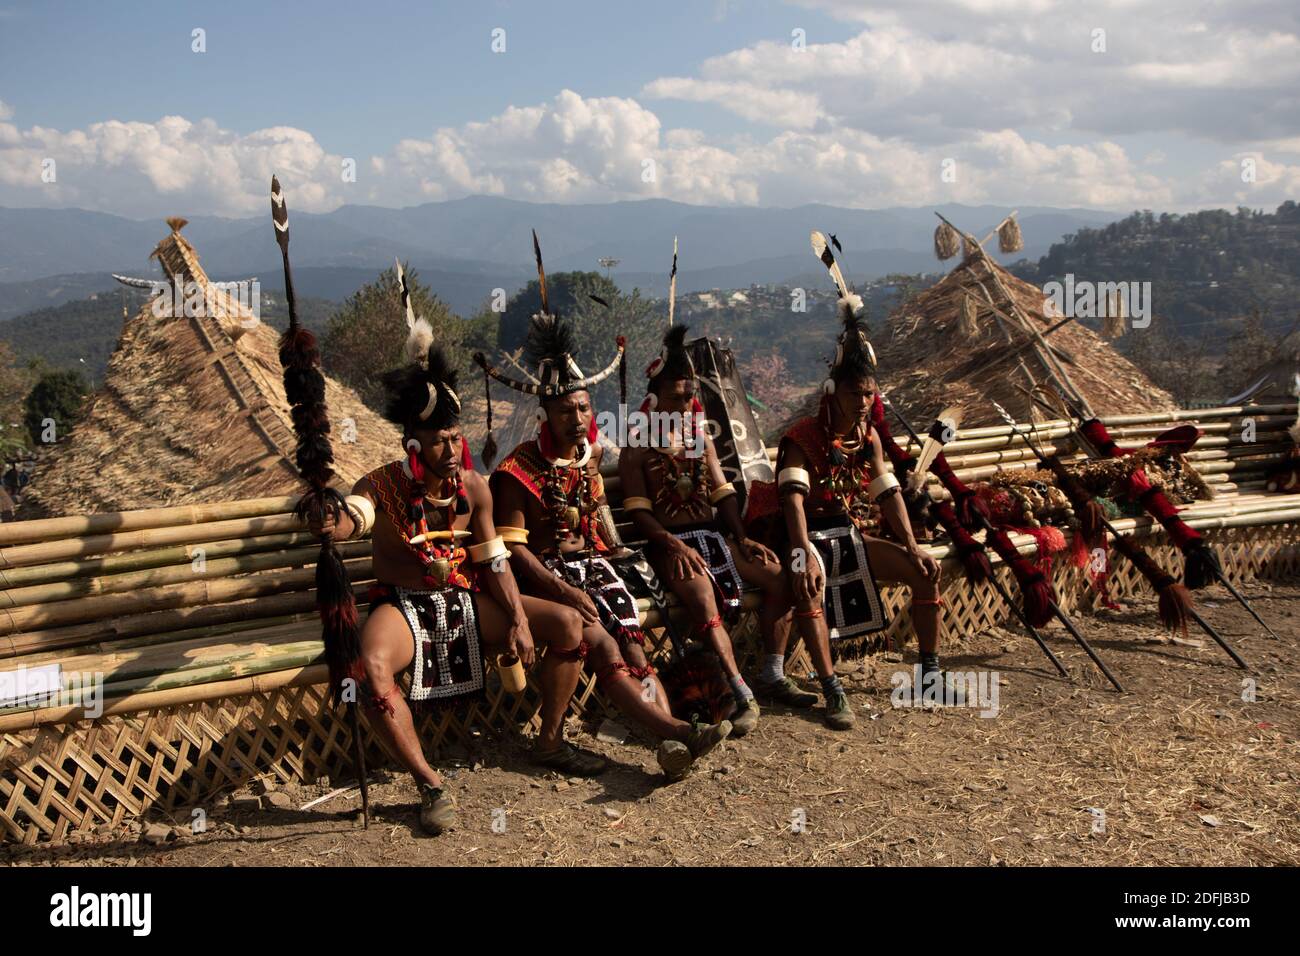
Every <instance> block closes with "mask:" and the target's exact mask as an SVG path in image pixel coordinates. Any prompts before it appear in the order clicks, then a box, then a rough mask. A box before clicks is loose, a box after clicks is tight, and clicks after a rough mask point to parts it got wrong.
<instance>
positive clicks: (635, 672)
mask: <svg viewBox="0 0 1300 956" xmlns="http://www.w3.org/2000/svg"><path fill="white" fill-rule="evenodd" d="M627 672H628V674H630V675H631V676H632V677H635V678H636V679H637V680H645V679H646V678H647V677H653V676H654V673H655V669H654V665H653V664H646V665H645V666H644V667H638V666H636V665H635V664H628V665H627Z"/></svg>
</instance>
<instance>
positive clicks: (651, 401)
mask: <svg viewBox="0 0 1300 956" xmlns="http://www.w3.org/2000/svg"><path fill="white" fill-rule="evenodd" d="M645 405H646V408H647V409H649V410H650V411H654V410H655V409H656V408H658V407H659V396H658V395H656V394H655V393H654V392H651V393H650V394H649V395H647V396H646V397H645Z"/></svg>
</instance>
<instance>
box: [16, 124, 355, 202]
mask: <svg viewBox="0 0 1300 956" xmlns="http://www.w3.org/2000/svg"><path fill="white" fill-rule="evenodd" d="M46 160H53V161H54V174H55V178H54V181H53V182H45V181H43V179H42V171H43V168H44V163H45V161H46ZM273 172H275V173H278V174H279V175H280V176H282V177H286V178H292V179H294V180H296V181H298V182H301V183H302V186H301V187H300V188H298V189H295V191H294V203H295V206H296V207H297V208H300V209H303V210H306V211H324V210H328V209H333V208H335V207H337V206H338V205H339V204H340V203H342V202H343V201H345V199H346V193H345V191H344V188H343V186H344V184H343V182H342V175H341V173H342V157H339V156H334V155H330V154H328V153H327V152H326V151H325V150H324V149H323V148H322V147H321V146H320V144H319V143H317V142H316V140H315V138H314V137H313V136H312V135H311V134H310V133H307V132H305V131H303V130H299V129H294V128H293V127H288V126H277V127H271V128H268V129H262V130H255V131H254V132H252V133H247V134H240V133H235V132H232V131H231V130H226V129H222V128H221V127H219V126H218V125H217V124H216V123H214V122H213V121H212V120H206V119H205V120H199V121H198V122H191V121H190V120H188V119H185V118H184V117H180V116H164V117H163V118H162V119H160V120H157V121H156V122H152V123H147V122H138V121H132V122H121V121H118V120H108V121H105V122H102V123H93V124H91V125H90V126H88V127H87V128H85V129H81V130H69V131H67V132H61V131H59V130H55V129H49V128H47V127H41V126H33V127H30V128H28V129H19V128H18V127H17V126H16V125H14V124H11V123H0V201H3V202H6V203H21V204H24V205H49V206H84V207H86V208H91V209H99V210H104V211H108V212H117V213H121V214H124V215H131V216H144V215H151V214H156V213H159V212H169V211H172V212H174V211H175V208H174V207H175V205H176V202H177V200H178V199H183V200H184V204H185V205H186V207H187V211H189V212H190V213H191V214H198V213H218V214H226V215H248V214H250V213H254V212H261V211H263V207H264V206H265V205H266V202H267V199H266V196H267V190H268V189H269V188H270V182H271V174H272V173H273Z"/></svg>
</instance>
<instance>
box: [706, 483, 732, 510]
mask: <svg viewBox="0 0 1300 956" xmlns="http://www.w3.org/2000/svg"><path fill="white" fill-rule="evenodd" d="M735 493H736V486H735V485H733V484H732V483H731V482H729V481H728V482H727V483H726V484H723V485H718V487H717V488H715V489H714V490H713V494H711V495H709V504H711V505H716V504H717V503H718V502H719V501H721V500H722V499H723V498H730V497H731V496H732V495H734V494H735Z"/></svg>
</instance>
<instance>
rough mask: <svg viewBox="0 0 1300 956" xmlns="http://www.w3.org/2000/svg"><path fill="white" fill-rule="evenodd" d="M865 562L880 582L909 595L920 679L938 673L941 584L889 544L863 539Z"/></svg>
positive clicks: (888, 542) (899, 549) (895, 546)
mask: <svg viewBox="0 0 1300 956" xmlns="http://www.w3.org/2000/svg"><path fill="white" fill-rule="evenodd" d="M866 544H867V560H868V561H870V562H871V569H872V571H873V572H874V573H875V574H876V576H877V577H878V578H879V579H880V580H883V581H896V582H898V583H900V584H904V585H906V586H907V587H908V589H909V590H910V591H911V592H912V608H911V610H912V627H913V629H914V630H915V631H916V643H917V647H918V649H919V651H920V656H921V673H922V678H923V679H924V676H925V675H926V674H931V673H938V671H939V623H940V618H941V616H942V604H943V599H942V598H941V596H940V583H939V582H938V581H931V580H930V578H929V577H927V576H926V575H925V574H923V573H922V572H921V570H920V569H919V568H917V566H916V564H915V562H914V561H913V560H912V559H911V557H910V556H909V555H908V553H907V551H906V550H905V549H904V548H902V547H901V546H899V545H897V544H894V543H893V542H892V541H881V540H879V539H876V538H868V539H866Z"/></svg>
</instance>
